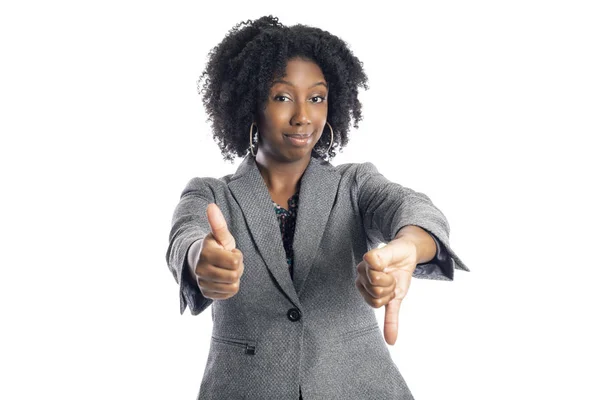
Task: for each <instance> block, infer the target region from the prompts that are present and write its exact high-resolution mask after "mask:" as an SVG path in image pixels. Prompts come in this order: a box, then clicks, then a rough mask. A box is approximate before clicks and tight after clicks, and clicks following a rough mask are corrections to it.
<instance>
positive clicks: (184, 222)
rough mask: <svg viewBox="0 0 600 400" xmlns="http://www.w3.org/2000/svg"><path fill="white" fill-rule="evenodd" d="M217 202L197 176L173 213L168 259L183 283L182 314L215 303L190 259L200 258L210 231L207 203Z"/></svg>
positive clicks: (176, 277)
mask: <svg viewBox="0 0 600 400" xmlns="http://www.w3.org/2000/svg"><path fill="white" fill-rule="evenodd" d="M213 202H214V199H213V196H212V192H211V191H210V188H208V187H207V186H206V184H204V183H203V182H202V179H200V178H194V179H192V180H191V181H190V182H189V183H188V184H187V185H186V187H185V189H184V190H183V192H182V194H181V197H180V200H179V204H177V207H176V208H175V211H174V213H173V218H172V222H171V232H170V234H169V247H168V249H167V253H166V261H167V265H168V267H169V270H170V271H171V273H172V274H173V277H174V278H175V281H176V282H177V283H178V284H179V305H180V307H179V308H180V313H181V314H183V312H184V311H185V308H186V307H189V308H190V312H191V313H192V315H197V314H200V313H201V312H202V311H204V310H205V309H206V308H207V307H208V306H209V305H210V304H212V299H207V298H205V297H204V296H203V295H202V292H200V289H199V288H198V285H197V283H196V282H195V281H194V279H193V276H192V273H191V267H190V264H189V262H190V261H193V260H197V259H198V257H199V255H200V249H202V239H204V237H205V236H206V235H207V234H208V232H210V226H209V224H208V220H207V218H206V207H207V206H208V204H210V203H213ZM192 245H193V246H192ZM194 265H195V264H194Z"/></svg>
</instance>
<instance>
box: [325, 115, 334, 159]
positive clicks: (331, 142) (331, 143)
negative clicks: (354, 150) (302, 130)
mask: <svg viewBox="0 0 600 400" xmlns="http://www.w3.org/2000/svg"><path fill="white" fill-rule="evenodd" d="M326 124H327V125H328V126H329V131H330V132H331V141H330V142H329V148H328V149H327V154H329V150H330V149H331V146H332V145H333V128H332V127H331V124H330V123H329V122H326Z"/></svg>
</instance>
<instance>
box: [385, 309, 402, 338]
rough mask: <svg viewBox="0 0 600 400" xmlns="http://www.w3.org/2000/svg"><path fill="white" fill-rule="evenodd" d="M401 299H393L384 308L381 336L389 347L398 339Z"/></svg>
mask: <svg viewBox="0 0 600 400" xmlns="http://www.w3.org/2000/svg"><path fill="white" fill-rule="evenodd" d="M401 302H402V299H398V298H394V299H393V300H391V301H390V302H389V303H388V304H386V306H385V317H384V322H383V336H384V337H385V341H386V342H387V343H388V344H389V345H392V346H393V345H394V344H395V343H396V339H397V338H398V313H399V312H400V303H401Z"/></svg>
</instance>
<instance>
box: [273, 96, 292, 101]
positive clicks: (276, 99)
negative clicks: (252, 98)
mask: <svg viewBox="0 0 600 400" xmlns="http://www.w3.org/2000/svg"><path fill="white" fill-rule="evenodd" d="M273 99H274V100H275V101H280V100H279V99H288V100H290V99H289V98H288V97H285V96H282V95H278V96H275V97H274V98H273ZM281 101H282V102H285V100H281ZM290 101H291V100H290Z"/></svg>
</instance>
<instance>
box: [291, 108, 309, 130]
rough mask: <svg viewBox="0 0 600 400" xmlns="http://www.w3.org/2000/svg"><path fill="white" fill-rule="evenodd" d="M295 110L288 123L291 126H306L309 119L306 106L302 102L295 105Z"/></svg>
mask: <svg viewBox="0 0 600 400" xmlns="http://www.w3.org/2000/svg"><path fill="white" fill-rule="evenodd" d="M296 104H297V106H296V109H295V112H294V116H293V117H292V120H291V121H290V123H291V125H306V124H310V123H311V121H310V117H309V115H308V109H307V105H306V104H305V103H303V102H299V103H296Z"/></svg>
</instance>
